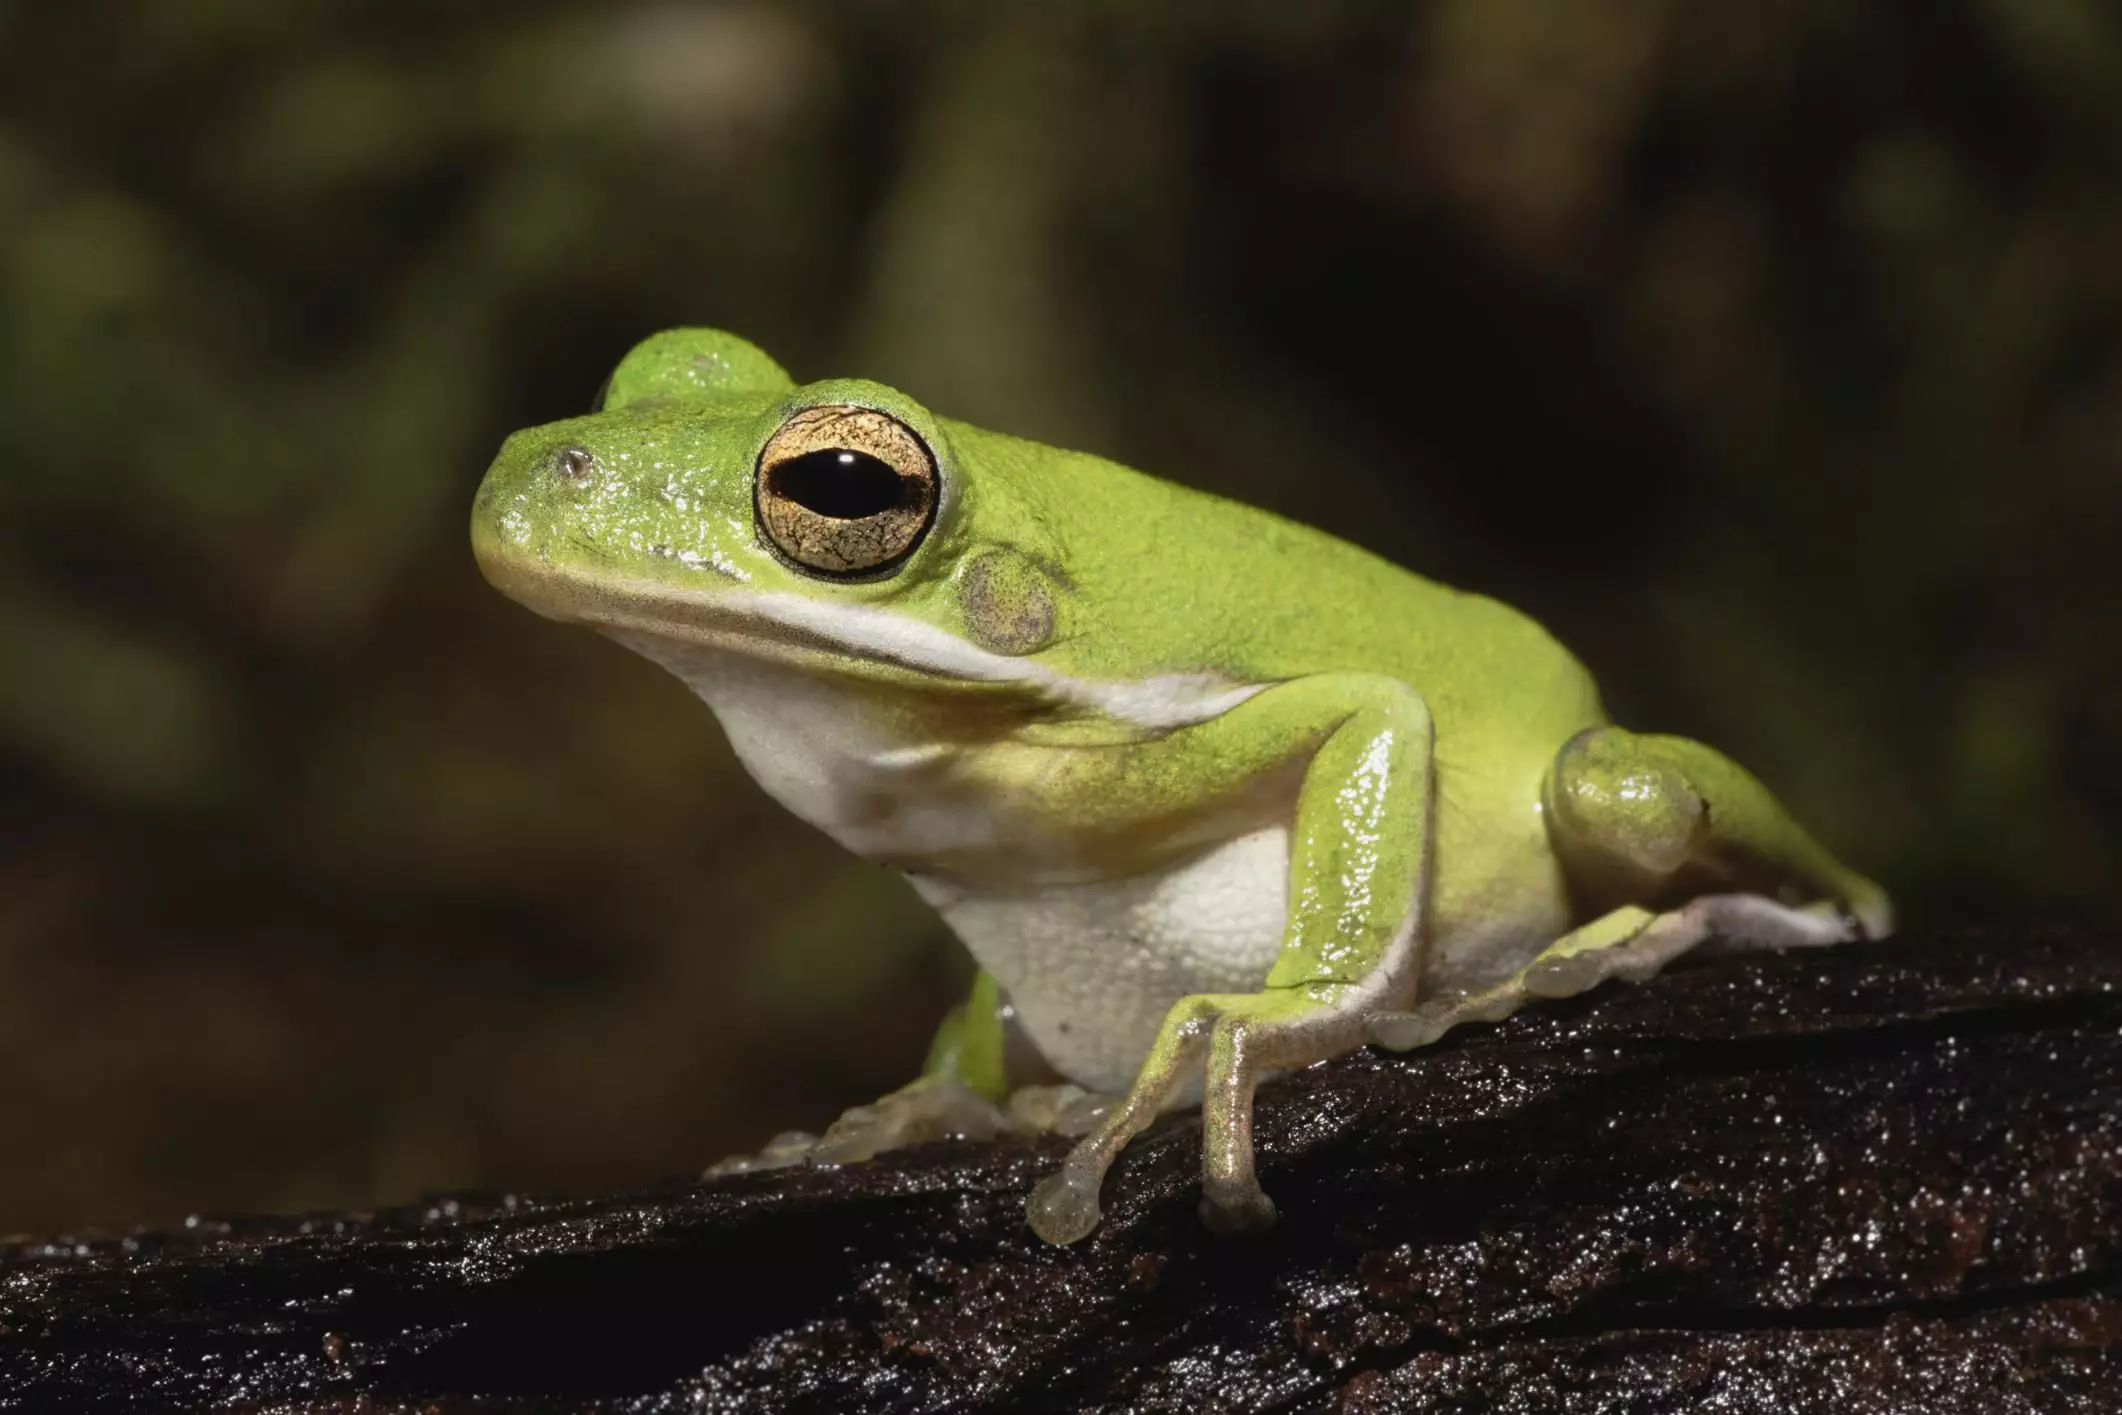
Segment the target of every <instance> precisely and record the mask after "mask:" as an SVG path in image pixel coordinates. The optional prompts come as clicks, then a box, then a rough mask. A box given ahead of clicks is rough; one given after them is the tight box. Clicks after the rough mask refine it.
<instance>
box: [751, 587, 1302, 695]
mask: <svg viewBox="0 0 2122 1415" xmlns="http://www.w3.org/2000/svg"><path fill="white" fill-rule="evenodd" d="M713 598H714V600H715V601H716V603H717V606H718V607H720V606H722V605H727V606H728V607H729V608H730V609H732V610H734V611H735V612H736V613H738V614H740V615H751V616H756V617H758V618H760V619H765V620H769V621H771V622H773V623H777V624H785V625H788V626H789V627H790V628H793V629H800V630H802V631H803V632H805V633H808V634H815V635H817V636H818V637H819V638H823V639H829V640H831V641H833V642H834V643H841V644H846V645H848V646H849V647H851V648H854V649H857V650H859V651H861V652H862V653H863V654H865V655H866V656H868V657H872V658H877V659H882V660H883V661H885V662H887V663H896V664H899V665H900V666H902V667H906V668H913V669H918V670H921V671H924V672H929V673H937V674H942V675H943V676H945V677H950V678H961V679H965V680H968V681H970V682H976V683H1022V684H1025V685H1027V686H1029V687H1033V688H1037V689H1038V690H1039V691H1040V692H1042V693H1044V694H1045V695H1046V696H1048V697H1050V698H1053V699H1055V700H1056V701H1059V702H1066V703H1072V704H1075V705H1077V706H1080V707H1088V708H1095V709H1097V710H1098V711H1100V712H1103V713H1105V714H1107V715H1108V716H1111V717H1115V718H1118V719H1120V720H1121V721H1123V722H1128V723H1132V724H1134V725H1136V726H1138V727H1161V728H1172V727H1185V726H1188V725H1190V724H1192V723H1196V722H1207V721H1208V720H1209V719H1211V718H1214V717H1219V716H1221V715H1222V714H1224V713H1226V712H1229V711H1230V710H1231V709H1232V708H1234V707H1236V706H1238V704H1240V703H1242V702H1244V701H1245V700H1246V699H1247V698H1250V697H1251V696H1253V694H1255V693H1257V692H1259V691H1260V690H1261V688H1262V687H1263V686H1264V685H1262V684H1258V683H1231V682H1228V681H1226V680H1224V679H1222V678H1219V677H1217V676H1216V675H1214V674H1212V673H1163V674H1158V675H1156V676H1155V677H1151V678H1142V679H1137V680H1136V681H1134V682H1131V683H1109V682H1099V681H1097V680H1095V679H1084V678H1074V677H1071V676H1069V675H1068V674H1066V673H1059V672H1056V671H1055V670H1054V669H1051V668H1049V667H1047V666H1046V665H1045V664H1043V663H1039V662H1036V661H1034V660H1032V659H1025V658H1011V657H1009V656H1007V655H1006V654H999V653H990V652H989V651H988V650H986V649H983V648H981V647H980V646H979V645H977V644H972V643H968V642H966V641H965V640H964V639H961V638H959V637H958V636H957V635H956V634H952V633H948V632H946V631H945V630H942V629H938V628H937V627H935V626H934V625H933V624H925V623H923V622H922V621H920V620H918V619H913V618H909V617H908V616H906V615H903V614H895V613H893V612H892V611H891V610H888V609H880V608H877V607H876V606H873V605H866V604H834V603H832V602H831V601H829V600H813V599H805V598H804V597H803V596H802V595H794V594H788V593H785V592H780V591H745V590H718V591H716V592H715V594H714V596H713Z"/></svg>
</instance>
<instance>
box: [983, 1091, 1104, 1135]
mask: <svg viewBox="0 0 2122 1415" xmlns="http://www.w3.org/2000/svg"><path fill="white" fill-rule="evenodd" d="M1118 1104H1120V1101H1119V1099H1118V1098H1117V1097H1115V1096H1100V1095H1095V1094H1093V1093H1092V1092H1089V1091H1086V1090H1084V1089H1083V1088H1082V1087H1081V1086H1078V1085H1076V1084H1074V1083H1073V1082H1067V1081H1064V1082H1062V1083H1061V1084H1060V1085H1058V1086H1019V1087H1018V1088H1017V1089H1016V1090H1014V1091H1012V1092H1010V1096H1009V1100H1008V1102H1007V1103H1006V1104H1005V1105H1004V1106H1003V1107H1002V1112H1003V1114H1004V1115H1006V1116H1007V1117H1008V1118H1009V1128H1010V1129H1012V1130H1015V1131H1018V1132H1019V1133H1021V1134H1025V1135H1067V1136H1070V1137H1074V1136H1077V1135H1088V1134H1090V1132H1091V1131H1093V1130H1095V1129H1097V1128H1098V1124H1099V1122H1100V1121H1102V1120H1104V1119H1105V1117H1106V1116H1107V1115H1109V1114H1111V1113H1112V1109H1113V1107H1114V1106H1116V1105H1118Z"/></svg>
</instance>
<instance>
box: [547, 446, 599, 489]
mask: <svg viewBox="0 0 2122 1415" xmlns="http://www.w3.org/2000/svg"><path fill="white" fill-rule="evenodd" d="M553 470H554V471H556V472H558V473H559V474H560V475H561V476H563V477H565V478H566V479H567V480H569V481H571V482H581V481H588V480H589V479H590V477H591V476H592V475H593V474H594V473H595V472H596V470H597V458H596V456H595V455H594V454H593V453H592V452H591V451H590V450H589V449H588V448H587V447H563V448H561V449H560V450H559V451H558V452H555V453H554V454H553Z"/></svg>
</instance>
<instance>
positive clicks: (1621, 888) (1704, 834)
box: [1370, 727, 1893, 1050]
mask: <svg viewBox="0 0 2122 1415" xmlns="http://www.w3.org/2000/svg"><path fill="white" fill-rule="evenodd" d="M1543 804H1544V807H1545V812H1546V818H1547V824H1548V831H1549V835H1550V838H1551V839H1552V840H1553V841H1554V845H1555V852H1556V854H1557V855H1558V856H1559V857H1560V858H1561V860H1562V861H1563V865H1564V868H1565V870H1566V872H1567V873H1568V875H1569V878H1570V882H1571V886H1572V888H1574V889H1577V890H1579V891H1580V892H1581V893H1583V894H1584V895H1586V896H1587V897H1590V898H1595V899H1605V900H1608V901H1610V902H1611V901H1617V900H1630V901H1638V902H1628V903H1621V904H1619V905H1618V907H1615V908H1614V909H1612V910H1611V912H1609V913H1606V914H1604V915H1602V916H1600V917H1598V918H1596V919H1594V920H1592V921H1591V922H1590V923H1588V924H1585V925H1583V926H1582V927H1580V928H1577V929H1574V930H1572V931H1571V932H1569V933H1567V934H1564V935H1563V936H1562V937H1561V938H1559V939H1557V940H1556V941H1555V942H1554V943H1552V944H1550V945H1549V946H1548V947H1547V948H1545V949H1544V950H1542V951H1541V953H1540V954H1539V955H1538V956H1537V957H1536V958H1534V959H1533V960H1532V962H1530V963H1529V964H1527V965H1526V966H1525V968H1523V969H1522V970H1521V971H1520V972H1518V973H1517V974H1516V975H1515V976H1513V977H1511V978H1508V979H1506V980H1505V981H1503V982H1502V983H1499V984H1497V985H1496V986H1494V987H1490V988H1485V989H1481V990H1479V991H1476V992H1472V993H1467V994H1463V995H1458V996H1442V997H1436V998H1428V999H1424V1000H1423V1001H1422V1002H1421V1003H1419V1004H1418V1005H1417V1006H1416V1007H1415V1008H1414V1009H1413V1010H1412V1011H1410V1012H1404V1013H1392V1014H1386V1015H1381V1016H1378V1017H1375V1018H1373V1019H1372V1021H1371V1026H1370V1033H1371V1037H1372V1039H1373V1040H1374V1041H1376V1042H1377V1043H1378V1044H1379V1045H1381V1046H1385V1047H1390V1048H1393V1049H1395V1050H1404V1049H1407V1048H1410V1047H1417V1046H1424V1045H1427V1044H1428V1043H1429V1042H1432V1041H1434V1040H1436V1039H1437V1038H1438V1037H1440V1036H1442V1035H1443V1034H1444V1032H1445V1031H1447V1030H1448V1029H1450V1028H1451V1027H1453V1026H1455V1025H1457V1024H1458V1023H1460V1022H1468V1021H1493V1020H1496V1019H1498V1018H1501V1017H1505V1016H1508V1015H1509V1014H1510V1013H1512V1012H1515V1011H1517V1010H1518V1008H1519V1007H1521V1006H1523V1005H1524V1004H1525V1003H1526V1002H1527V1001H1529V1000H1530V999H1533V998H1538V997H1567V996H1571V995H1573V994H1576V993H1580V992H1584V991H1586V990H1588V989H1590V988H1593V987H1596V986H1597V985H1598V984H1599V983H1601V982H1603V981H1605V980H1606V979H1608V978H1621V979H1624V980H1627V981H1632V982H1633V981H1641V980H1642V979H1644V978H1648V977H1650V976H1651V975H1652V974H1654V973H1656V972H1657V971H1658V970H1659V969H1661V968H1663V967H1664V966H1665V965H1666V964H1667V963H1670V962H1671V961H1672V960H1673V959H1675V958H1677V957H1679V956H1680V955H1681V954H1683V953H1686V952H1688V951H1689V950H1690V949H1693V948H1695V947H1697V946H1699V945H1701V944H1703V943H1705V942H1710V941H1715V942H1716V943H1718V944H1721V945H1725V946H1728V947H1736V948H1773V949H1781V948H1808V947H1818V946H1821V945H1825V944H1833V943H1842V942H1846V941H1848V940H1850V939H1856V938H1876V937H1879V936H1881V935H1883V934H1885V933H1886V932H1888V931H1889V930H1890V929H1891V928H1892V920H1893V915H1892V907H1891V905H1890V904H1889V903H1888V902H1887V898H1886V895H1885V893H1884V891H1882V890H1880V889H1879V887H1878V886H1877V885H1875V884H1872V883H1871V882H1870V881H1869V880H1866V879H1864V878H1863V877H1861V876H1859V875H1857V874H1855V873H1853V872H1852V871H1850V870H1848V869H1845V868H1844V867H1843V866H1842V865H1840V864H1839V863H1837V862H1836V861H1835V859H1834V858H1833V857H1832V856H1831V855H1829V854H1828V853H1827V852H1826V851H1825V850H1824V849H1822V848H1821V847H1820V846H1819V845H1818V844H1817V843H1815V842H1814V841H1813V839H1812V838H1811V837H1810V836H1809V835H1807V834H1806V833H1805V832H1804V830H1803V829H1802V828H1800V827H1799V826H1798V824H1797V823H1796V822H1795V821H1793V820H1792V819H1791V818H1790V816H1789V815H1788V814H1787V813H1786V812H1785V811H1784V810H1783V808H1782V806H1781V805H1779V804H1778V803H1777V802H1776V799H1775V798H1774V797H1773V796H1771V795H1770V794H1769V793H1768V790H1767V788H1765V787H1763V786H1762V785H1761V783H1760V782H1758V781H1756V780H1755V779H1754V778H1753V777H1752V776H1751V775H1749V774H1748V773H1747V772H1746V771H1745V769H1744V768H1742V767H1740V766H1739V765H1738V764H1737V763H1735V762H1733V761H1732V760H1731V759H1730V758H1728V757H1725V756H1723V755H1721V754H1720V753H1718V752H1716V751H1714V750H1712V749H1711V748H1708V747H1705V746H1703V745H1702V744H1700V743H1699V742H1690V741H1688V740H1686V739H1685V738H1680V737H1649V736H1638V735H1637V734H1635V733H1631V732H1626V731H1624V730H1622V729H1621V728H1618V727H1603V728H1596V729H1593V730H1591V731H1588V732H1583V733H1579V734H1578V735H1577V736H1576V737H1574V738H1572V739H1571V740H1570V741H1569V742H1568V744H1567V745H1565V746H1564V747H1563V749H1562V750H1561V752H1560V753H1558V754H1557V755H1556V758H1555V762H1554V765H1553V766H1552V768H1551V769H1550V770H1549V773H1548V780H1547V788H1546V792H1545V800H1544V803H1543ZM1690 896H1691V897H1690ZM1679 899H1684V900H1685V901H1686V902H1684V903H1680V904H1677V905H1676V906H1675V907H1673V908H1670V909H1668V910H1665V911H1664V912H1659V911H1658V910H1656V909H1653V908H1651V907H1649V906H1648V904H1647V903H1645V902H1641V901H1651V902H1657V901H1672V900H1679Z"/></svg>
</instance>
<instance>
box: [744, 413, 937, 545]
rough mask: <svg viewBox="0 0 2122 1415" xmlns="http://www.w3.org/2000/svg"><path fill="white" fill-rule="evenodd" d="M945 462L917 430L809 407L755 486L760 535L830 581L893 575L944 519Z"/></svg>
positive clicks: (788, 426) (779, 437)
mask: <svg viewBox="0 0 2122 1415" xmlns="http://www.w3.org/2000/svg"><path fill="white" fill-rule="evenodd" d="M937 485H938V477H937V475H936V458H935V455H934V454H933V453H931V452H930V451H929V450H928V444H926V443H924V442H923V441H922V440H921V439H920V437H919V436H918V435H916V433H915V432H914V430H913V429H912V428H910V427H908V426H907V425H906V424H905V423H902V422H900V421H899V420H898V419H897V418H895V417H892V416H891V415H890V414H889V413H880V412H878V411H876V410H875V409H874V408H855V407H848V406H845V405H841V404H828V405H826V406H824V407H820V408H805V409H804V410H803V411H802V412H799V413H797V414H795V415H794V416H793V417H791V418H789V420H788V421H787V422H785V423H783V424H781V427H780V429H779V430H778V431H776V432H775V433H774V435H773V436H772V437H770V438H768V439H767V440H766V446H765V447H764V448H763V449H761V451H760V453H759V470H758V474H757V476H756V477H755V478H754V479H753V483H752V505H753V507H754V508H755V510H756V512H757V514H758V517H759V528H760V529H761V530H763V531H764V532H766V537H767V539H768V540H770V541H772V542H773V544H774V548H775V549H776V550H778V551H780V552H781V554H782V555H783V556H785V557H786V558H787V559H789V560H791V561H793V562H794V563H795V564H796V565H797V566H798V567H800V568H802V569H804V570H809V571H811V572H813V573H814V574H820V575H865V574H873V573H875V572H877V571H880V570H886V569H889V568H890V567H891V566H893V565H895V564H897V563H898V562H899V561H901V560H903V559H905V558H906V557H907V555H908V554H910V553H911V552H912V551H913V548H914V547H915V546H917V545H919V544H920V543H921V537H922V536H923V535H924V534H925V533H926V532H927V530H928V527H929V523H930V522H931V521H933V520H934V519H935V516H936V492H937Z"/></svg>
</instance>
